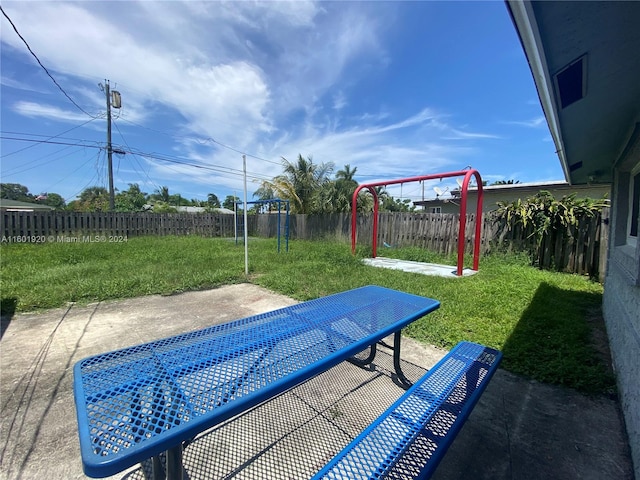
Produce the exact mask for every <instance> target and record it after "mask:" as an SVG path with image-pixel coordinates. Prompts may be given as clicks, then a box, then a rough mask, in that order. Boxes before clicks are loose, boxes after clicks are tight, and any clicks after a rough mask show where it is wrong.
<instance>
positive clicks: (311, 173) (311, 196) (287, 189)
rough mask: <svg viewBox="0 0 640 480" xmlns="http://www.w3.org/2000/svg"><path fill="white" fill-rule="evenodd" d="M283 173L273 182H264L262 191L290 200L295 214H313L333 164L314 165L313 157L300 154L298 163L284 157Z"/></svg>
mask: <svg viewBox="0 0 640 480" xmlns="http://www.w3.org/2000/svg"><path fill="white" fill-rule="evenodd" d="M282 166H283V170H284V171H283V173H282V175H278V176H277V177H275V178H273V180H271V181H265V182H262V186H261V187H260V188H261V189H264V190H263V191H267V190H268V188H271V191H272V192H273V193H274V194H275V195H276V196H277V197H279V198H281V199H283V200H289V202H290V203H291V211H292V212H293V213H313V212H314V211H315V210H316V205H315V201H316V199H317V197H318V194H319V192H320V190H321V189H322V188H323V186H324V185H325V184H326V183H327V182H328V176H329V174H331V172H332V171H333V163H331V162H329V163H326V164H325V163H321V164H316V163H313V159H312V158H311V157H308V158H306V159H305V158H304V157H303V156H302V155H300V154H298V159H297V161H296V162H290V161H289V160H287V159H286V158H284V157H282Z"/></svg>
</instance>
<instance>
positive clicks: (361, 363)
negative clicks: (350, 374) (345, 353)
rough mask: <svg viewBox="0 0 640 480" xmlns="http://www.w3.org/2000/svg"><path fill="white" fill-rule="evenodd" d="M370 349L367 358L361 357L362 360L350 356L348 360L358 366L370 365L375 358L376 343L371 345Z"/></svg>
mask: <svg viewBox="0 0 640 480" xmlns="http://www.w3.org/2000/svg"><path fill="white" fill-rule="evenodd" d="M369 348H371V351H370V352H369V356H368V357H367V358H363V359H362V360H361V359H359V358H356V357H351V358H349V359H348V361H349V362H351V363H353V364H354V365H357V366H359V367H364V366H365V365H370V364H371V363H372V362H373V359H374V358H376V344H375V343H374V344H373V345H371V347H369Z"/></svg>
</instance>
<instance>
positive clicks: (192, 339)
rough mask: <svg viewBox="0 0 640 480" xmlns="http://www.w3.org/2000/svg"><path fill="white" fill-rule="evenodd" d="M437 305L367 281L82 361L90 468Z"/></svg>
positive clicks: (109, 468)
mask: <svg viewBox="0 0 640 480" xmlns="http://www.w3.org/2000/svg"><path fill="white" fill-rule="evenodd" d="M438 306H439V302H437V301H436V300H432V299H429V298H424V297H419V296H416V295H410V294H407V293H402V292H397V291H395V290H390V289H386V288H382V287H376V286H368V287H362V288H359V289H355V290H350V291H348V292H343V293H339V294H336V295H331V296H328V297H324V298H321V299H317V300H312V301H310V302H305V303H301V304H298V305H294V306H291V307H286V308H283V309H279V310H275V311H273V312H269V313H265V314H261V315H256V316H253V317H248V318H244V319H241V320H236V321H234V322H230V323H226V324H222V325H215V326H212V327H209V328H206V329H204V330H199V331H195V332H191V333H186V334H182V335H178V336H175V337H171V338H166V339H162V340H157V341H154V342H150V343H147V344H144V345H137V346H133V347H130V348H126V349H123V350H118V351H114V352H109V353H105V354H102V355H98V356H95V357H90V358H86V359H84V360H81V361H80V362H78V363H77V364H76V365H75V367H74V395H75V401H76V409H77V415H78V429H79V436H80V446H81V452H82V460H83V465H84V469H85V473H86V474H87V475H89V476H94V477H104V476H108V475H112V474H115V473H117V472H119V471H121V470H123V469H125V468H127V467H129V466H131V465H134V464H135V463H137V462H140V461H142V460H145V459H147V458H149V457H151V456H153V455H157V454H159V453H160V452H162V451H164V450H167V449H169V448H172V447H175V446H176V445H178V444H180V442H182V441H184V440H187V439H189V438H191V437H193V436H195V435H196V434H198V433H200V432H201V431H203V430H205V429H207V428H209V427H211V426H213V425H216V424H218V423H220V422H222V421H224V420H226V419H228V418H231V417H232V416H234V415H236V414H238V413H241V412H243V411H245V410H247V409H249V408H251V407H253V406H255V405H258V404H259V403H262V402H263V401H265V400H268V399H269V398H272V397H273V396H275V395H277V394H279V393H282V392H284V391H285V390H287V389H289V388H291V387H293V386H295V385H297V384H299V383H301V382H303V381H305V380H308V379H309V378H312V377H313V376H315V375H317V374H318V373H320V372H323V371H325V370H328V369H329V368H331V367H332V366H334V365H336V364H337V363H339V362H341V361H343V360H345V359H347V358H349V357H351V356H353V355H354V354H356V353H358V352H359V351H361V350H363V349H365V348H366V347H367V346H369V345H371V344H373V343H375V342H376V341H378V340H380V339H382V338H384V337H386V336H387V335H390V334H391V333H394V332H396V331H399V330H400V329H401V328H403V327H404V326H406V325H407V324H409V323H410V322H412V321H414V320H416V319H417V318H420V317H422V316H423V315H425V314H427V313H429V312H431V311H432V310H435V309H436V308H438Z"/></svg>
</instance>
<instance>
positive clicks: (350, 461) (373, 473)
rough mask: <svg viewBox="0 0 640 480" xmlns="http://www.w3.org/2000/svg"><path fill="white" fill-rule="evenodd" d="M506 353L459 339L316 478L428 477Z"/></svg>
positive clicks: (315, 479) (314, 479)
mask: <svg viewBox="0 0 640 480" xmlns="http://www.w3.org/2000/svg"><path fill="white" fill-rule="evenodd" d="M501 359H502V353H501V352H499V351H497V350H494V349H491V348H488V347H485V346H483V345H478V344H475V343H470V342H460V343H459V344H458V345H456V346H455V347H454V348H453V349H452V350H451V351H450V352H449V353H448V354H447V355H446V356H445V357H444V358H443V359H442V360H441V361H440V362H439V363H438V364H436V366H434V367H433V368H432V369H431V370H429V371H428V372H427V373H426V374H425V375H424V376H423V377H422V378H421V379H420V380H418V381H417V382H416V383H415V384H414V385H413V386H412V387H411V388H410V389H409V390H407V392H405V394H404V395H403V396H402V397H401V398H400V399H399V400H398V401H396V402H395V403H394V404H393V405H392V406H391V407H389V409H388V410H387V411H386V412H384V413H383V414H382V415H381V416H380V417H379V418H378V419H377V420H376V421H375V422H374V423H372V424H371V425H370V426H369V427H368V428H366V429H365V430H364V431H363V432H362V433H361V434H360V435H359V436H358V437H356V438H355V439H354V440H353V441H352V442H351V443H350V444H349V445H347V446H346V447H345V448H344V450H342V452H340V453H339V454H338V455H336V456H335V457H334V458H333V459H332V460H331V461H330V462H329V463H328V464H327V465H326V466H325V467H324V468H323V469H322V470H320V471H319V472H318V473H317V474H316V475H315V476H314V477H313V480H320V479H346V478H348V479H380V478H385V477H387V476H388V475H389V473H390V472H393V471H394V469H395V468H399V469H402V470H403V475H402V478H421V479H422V478H429V477H431V475H432V474H433V472H434V471H435V469H436V467H437V466H438V463H439V462H440V460H441V459H442V457H443V456H444V454H445V453H446V451H447V449H448V448H449V446H450V445H451V443H452V442H453V439H454V438H455V436H456V435H457V433H458V432H459V431H460V429H461V428H462V425H463V424H464V422H465V420H466V419H467V417H468V416H469V414H470V413H471V410H472V409H473V407H474V406H475V404H476V403H477V401H478V399H479V398H480V395H482V392H484V390H485V388H486V386H487V384H488V382H489V380H490V379H491V377H492V376H493V374H494V372H495V371H496V369H497V368H498V364H499V363H500V360H501Z"/></svg>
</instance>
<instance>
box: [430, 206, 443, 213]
mask: <svg viewBox="0 0 640 480" xmlns="http://www.w3.org/2000/svg"><path fill="white" fill-rule="evenodd" d="M431 213H442V207H431Z"/></svg>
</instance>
